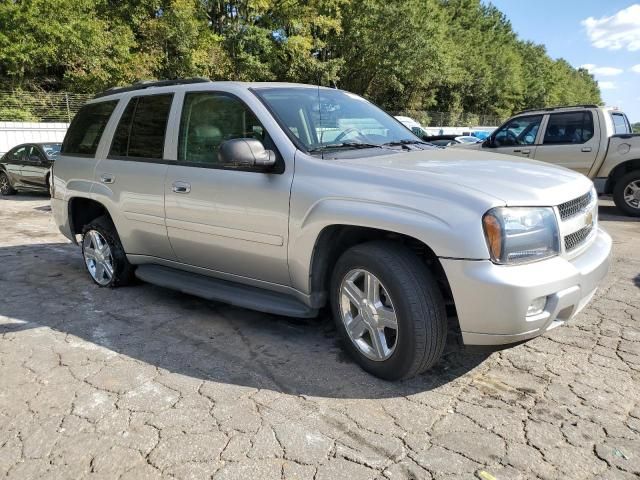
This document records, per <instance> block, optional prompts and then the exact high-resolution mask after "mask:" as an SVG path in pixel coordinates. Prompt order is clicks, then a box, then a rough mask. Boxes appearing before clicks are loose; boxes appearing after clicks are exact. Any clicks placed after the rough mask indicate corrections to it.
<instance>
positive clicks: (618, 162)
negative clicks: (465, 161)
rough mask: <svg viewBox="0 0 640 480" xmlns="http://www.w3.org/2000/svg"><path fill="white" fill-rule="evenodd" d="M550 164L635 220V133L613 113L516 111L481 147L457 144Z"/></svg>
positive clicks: (638, 144)
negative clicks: (587, 182)
mask: <svg viewBox="0 0 640 480" xmlns="http://www.w3.org/2000/svg"><path fill="white" fill-rule="evenodd" d="M458 147H460V148H477V149H483V150H485V149H486V151H490V152H495V153H506V154H509V155H518V156H522V157H527V158H533V159H536V160H541V161H543V162H549V163H553V164H555V165H560V166H563V167H566V168H570V169H572V170H575V171H576V172H580V173H582V174H584V175H586V176H588V177H589V178H591V179H592V180H593V183H594V184H595V186H596V189H597V191H598V193H599V194H612V195H613V200H614V202H615V204H616V206H617V207H618V208H619V209H620V210H621V211H622V212H624V213H625V214H627V215H630V216H634V217H639V216H640V134H633V133H632V129H631V125H630V123H629V120H628V119H627V116H626V115H625V114H624V113H623V112H621V111H619V110H617V109H614V108H606V107H598V106H597V105H582V106H575V107H553V108H545V109H542V110H528V111H525V112H521V113H519V114H517V115H515V116H514V117H512V118H511V119H509V120H507V121H506V122H505V123H504V124H503V125H502V126H501V127H500V128H498V129H497V130H496V131H495V132H494V133H493V134H492V135H491V136H490V137H489V138H488V139H487V140H485V142H484V143H482V144H480V145H471V146H469V145H463V146H458Z"/></svg>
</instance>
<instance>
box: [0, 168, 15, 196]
mask: <svg viewBox="0 0 640 480" xmlns="http://www.w3.org/2000/svg"><path fill="white" fill-rule="evenodd" d="M15 194H16V190H15V189H14V188H13V187H12V186H11V181H10V180H9V176H8V175H7V174H6V173H5V172H0V195H5V196H7V195H15Z"/></svg>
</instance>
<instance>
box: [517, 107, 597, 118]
mask: <svg viewBox="0 0 640 480" xmlns="http://www.w3.org/2000/svg"><path fill="white" fill-rule="evenodd" d="M563 108H600V105H595V104H585V105H565V106H557V107H541V108H530V109H528V110H522V111H521V112H518V113H515V114H514V116H515V115H521V114H523V113H529V112H553V111H554V110H561V109H563Z"/></svg>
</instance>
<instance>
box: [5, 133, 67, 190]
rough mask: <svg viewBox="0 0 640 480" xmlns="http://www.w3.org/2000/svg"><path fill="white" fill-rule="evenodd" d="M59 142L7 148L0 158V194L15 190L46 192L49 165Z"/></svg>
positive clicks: (49, 171) (54, 157)
mask: <svg viewBox="0 0 640 480" xmlns="http://www.w3.org/2000/svg"><path fill="white" fill-rule="evenodd" d="M61 146H62V144H61V143H25V144H22V145H18V146H17V147H14V148H12V149H11V150H9V151H8V152H7V153H6V154H5V155H4V156H3V157H2V158H1V159H0V194H2V195H13V194H15V193H16V191H19V190H24V191H30V192H48V191H49V183H50V182H49V180H50V176H51V166H52V165H53V162H54V161H55V159H56V158H57V156H58V154H59V153H60V147H61Z"/></svg>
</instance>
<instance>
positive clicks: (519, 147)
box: [483, 115, 542, 158]
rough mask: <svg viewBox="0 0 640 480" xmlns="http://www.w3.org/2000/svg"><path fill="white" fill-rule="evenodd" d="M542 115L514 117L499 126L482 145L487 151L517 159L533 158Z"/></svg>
mask: <svg viewBox="0 0 640 480" xmlns="http://www.w3.org/2000/svg"><path fill="white" fill-rule="evenodd" d="M541 123H542V115H528V116H522V117H516V118H513V119H511V120H509V122H507V123H506V124H504V125H503V126H501V127H500V128H499V129H498V130H497V131H496V132H495V133H494V134H493V135H491V137H490V138H489V139H488V140H487V141H486V142H485V143H484V144H483V146H486V147H490V149H488V150H487V151H490V152H495V153H504V154H507V155H515V156H518V157H525V158H533V157H534V155H535V153H536V140H537V138H538V135H539V133H540V132H539V130H540V124H541Z"/></svg>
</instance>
